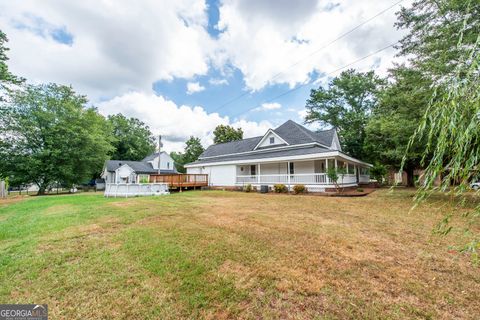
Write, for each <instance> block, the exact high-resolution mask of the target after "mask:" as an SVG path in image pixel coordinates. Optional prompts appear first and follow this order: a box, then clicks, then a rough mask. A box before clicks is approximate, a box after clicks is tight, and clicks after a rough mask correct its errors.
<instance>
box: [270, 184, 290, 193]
mask: <svg viewBox="0 0 480 320" xmlns="http://www.w3.org/2000/svg"><path fill="white" fill-rule="evenodd" d="M273 190H275V192H276V193H285V192H287V186H285V185H284V184H276V185H274V186H273Z"/></svg>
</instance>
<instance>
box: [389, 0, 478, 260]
mask: <svg viewBox="0 0 480 320" xmlns="http://www.w3.org/2000/svg"><path fill="white" fill-rule="evenodd" d="M479 16H480V3H479V2H478V0H425V1H416V2H415V3H414V4H413V5H412V7H411V8H409V9H403V10H402V11H401V12H400V14H399V22H398V24H397V25H398V26H399V27H400V28H405V29H407V30H408V34H407V35H406V36H405V37H404V38H403V39H402V41H401V50H402V51H401V54H402V55H405V56H411V59H410V63H411V68H413V69H415V70H417V71H418V72H421V73H422V74H424V75H426V76H428V77H430V78H431V79H432V88H433V90H432V92H433V94H432V97H431V99H430V102H429V104H428V106H427V108H426V110H425V113H424V115H423V117H422V119H421V121H420V124H419V126H418V128H417V130H416V132H415V134H414V135H413V136H412V138H411V140H410V145H409V148H408V149H407V153H406V157H405V161H407V159H408V152H410V150H411V148H413V146H414V145H415V144H416V143H418V142H419V141H425V148H426V152H425V153H424V158H423V161H424V165H425V166H426V170H425V173H424V178H425V179H424V182H423V183H422V184H421V185H420V191H419V193H418V197H417V200H422V199H424V198H425V197H428V196H430V195H431V194H432V193H433V192H434V191H435V190H438V189H440V190H443V191H447V190H448V191H449V192H450V193H451V194H452V195H455V196H457V197H451V199H454V200H455V199H458V196H462V195H465V192H466V191H467V190H468V187H469V183H470V181H471V180H472V179H475V178H478V172H479V168H480V126H479V122H480V121H479V114H480V73H479V70H480V19H479V18H478V17H479ZM438 178H441V180H440V181H441V185H440V186H439V187H436V186H435V181H437V179H438ZM452 182H455V183H456V185H455V186H453V187H452V186H451V183H452ZM467 198H468V196H467V197H464V199H467ZM463 204H464V202H460V203H459V205H460V206H462V210H452V211H450V212H446V215H445V218H444V219H443V220H442V222H441V223H439V225H438V228H437V231H438V232H440V233H442V234H446V233H448V232H450V230H452V229H453V226H452V224H450V220H451V219H452V218H454V217H455V216H456V215H457V214H458V212H462V217H466V218H468V219H469V221H468V225H467V226H466V227H465V225H462V229H463V231H465V230H466V231H467V232H465V234H466V235H469V236H470V237H471V239H472V240H471V242H470V243H468V244H467V245H465V246H464V247H463V248H462V250H463V251H466V252H470V253H471V254H472V256H473V258H474V259H475V261H476V262H478V261H479V255H478V251H479V249H480V233H479V232H478V230H476V231H475V229H471V228H470V227H469V226H471V223H474V222H475V221H476V222H478V219H479V217H480V206H477V207H476V208H475V210H468V209H467V211H466V212H465V208H464V207H463Z"/></svg>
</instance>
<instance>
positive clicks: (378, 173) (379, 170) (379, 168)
mask: <svg viewBox="0 0 480 320" xmlns="http://www.w3.org/2000/svg"><path fill="white" fill-rule="evenodd" d="M386 174H387V168H386V167H385V166H384V165H382V164H379V163H375V165H374V166H373V167H372V168H370V178H373V179H375V180H377V182H378V183H379V184H382V183H383V180H384V178H385V175H386Z"/></svg>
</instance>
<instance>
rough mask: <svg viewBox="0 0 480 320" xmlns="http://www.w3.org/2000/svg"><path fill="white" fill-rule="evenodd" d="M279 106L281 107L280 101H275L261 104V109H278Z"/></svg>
mask: <svg viewBox="0 0 480 320" xmlns="http://www.w3.org/2000/svg"><path fill="white" fill-rule="evenodd" d="M281 107H282V105H281V104H280V103H277V102H273V103H264V104H262V109H265V110H274V109H280V108H281Z"/></svg>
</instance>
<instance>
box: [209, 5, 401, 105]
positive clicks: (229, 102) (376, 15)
mask: <svg viewBox="0 0 480 320" xmlns="http://www.w3.org/2000/svg"><path fill="white" fill-rule="evenodd" d="M403 1H404V0H399V1H397V2H395V3H394V4H392V5H391V6H389V7H388V8H386V9H383V10H382V11H380V12H378V13H377V14H375V15H374V16H372V17H370V18H368V19H367V20H365V21H363V22H362V23H360V24H358V25H356V26H355V27H353V28H352V29H350V30H348V31H347V32H345V33H342V34H341V35H339V36H338V37H337V38H335V39H333V40H331V41H330V42H328V43H326V44H324V45H323V46H322V47H320V48H318V49H316V50H314V51H312V52H311V53H310V54H308V55H307V56H305V57H303V58H301V59H300V60H297V61H296V62H294V63H293V64H291V65H289V66H288V67H286V68H285V69H283V70H282V71H280V72H278V73H276V74H275V75H273V77H272V78H270V79H268V80H267V81H266V83H268V82H270V81H272V80H274V79H276V78H278V77H279V76H280V75H282V74H283V73H284V72H285V71H287V70H289V69H291V68H293V67H295V66H297V65H298V64H300V63H301V62H303V61H305V60H307V59H308V58H311V57H312V56H314V55H315V54H317V53H318V52H320V51H322V50H323V49H325V48H327V47H329V46H331V45H332V44H334V43H335V42H337V41H338V40H340V39H343V38H344V37H346V36H348V35H349V34H351V33H353V32H354V31H355V30H357V29H359V28H360V27H362V26H364V25H365V24H367V23H369V22H370V21H372V20H374V19H376V18H377V17H379V16H381V15H382V14H384V13H385V12H387V11H388V10H390V9H392V8H393V7H395V6H396V5H398V4H400V3H401V2H403ZM249 93H250V92H248V91H247V92H244V93H242V94H240V95H238V96H237V97H235V98H233V99H231V100H229V101H227V102H225V103H223V104H222V105H220V106H219V107H218V108H216V109H214V110H212V111H211V112H217V111H218V110H220V109H223V108H224V107H226V106H228V105H229V104H231V103H232V102H235V101H237V100H239V99H241V98H243V97H244V96H246V95H248V94H249Z"/></svg>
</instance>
